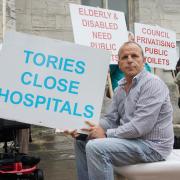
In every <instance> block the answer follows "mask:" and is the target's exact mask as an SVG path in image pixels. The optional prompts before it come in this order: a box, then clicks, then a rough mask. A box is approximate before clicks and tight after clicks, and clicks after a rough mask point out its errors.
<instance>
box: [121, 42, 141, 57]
mask: <svg viewBox="0 0 180 180" xmlns="http://www.w3.org/2000/svg"><path fill="white" fill-rule="evenodd" d="M129 44H134V45H136V46H138V47H139V49H140V50H141V54H142V57H143V59H144V52H143V49H142V47H141V46H140V45H139V44H138V43H136V42H134V41H127V42H125V43H124V44H123V45H122V46H121V47H120V49H119V52H118V57H119V59H120V54H121V50H122V49H123V48H124V46H126V45H129Z"/></svg>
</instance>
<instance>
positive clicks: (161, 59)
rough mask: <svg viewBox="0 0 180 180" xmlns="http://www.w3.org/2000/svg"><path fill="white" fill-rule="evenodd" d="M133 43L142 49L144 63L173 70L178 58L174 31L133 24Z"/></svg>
mask: <svg viewBox="0 0 180 180" xmlns="http://www.w3.org/2000/svg"><path fill="white" fill-rule="evenodd" d="M135 41H136V42H137V43H138V44H140V45H141V47H142V48H143V50H144V55H145V59H144V61H145V62H146V63H148V64H149V65H150V66H151V67H155V68H162V69H167V70H170V69H175V66H176V62H177V59H178V58H177V53H176V33H175V32H174V31H171V30H168V29H164V28H161V27H159V26H151V25H146V24H140V23H135Z"/></svg>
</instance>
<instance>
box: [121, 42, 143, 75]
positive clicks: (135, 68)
mask: <svg viewBox="0 0 180 180" xmlns="http://www.w3.org/2000/svg"><path fill="white" fill-rule="evenodd" d="M119 53H120V54H119V61H118V65H119V67H120V69H121V70H122V71H123V72H124V74H125V76H126V77H130V78H133V77H135V76H136V75H137V74H138V73H139V72H140V71H141V70H142V69H143V67H144V63H143V56H142V52H141V49H140V48H139V47H138V46H137V45H136V44H133V43H132V44H131V43H130V44H126V45H124V46H123V47H122V48H121V50H120V52H119Z"/></svg>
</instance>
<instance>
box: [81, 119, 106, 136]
mask: <svg viewBox="0 0 180 180" xmlns="http://www.w3.org/2000/svg"><path fill="white" fill-rule="evenodd" d="M86 124H87V125H89V128H83V129H81V130H83V131H86V132H88V134H89V136H88V139H97V138H105V137H106V136H105V131H104V129H103V128H102V127H101V126H98V125H95V124H93V123H92V122H89V121H86Z"/></svg>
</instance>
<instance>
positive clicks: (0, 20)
mask: <svg viewBox="0 0 180 180" xmlns="http://www.w3.org/2000/svg"><path fill="white" fill-rule="evenodd" d="M2 37H3V1H2V0H1V1H0V43H1V42H2Z"/></svg>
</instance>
